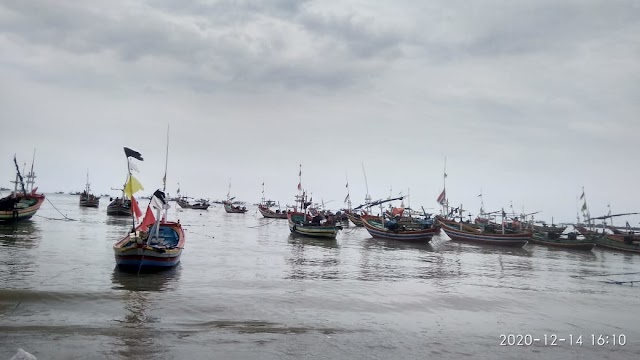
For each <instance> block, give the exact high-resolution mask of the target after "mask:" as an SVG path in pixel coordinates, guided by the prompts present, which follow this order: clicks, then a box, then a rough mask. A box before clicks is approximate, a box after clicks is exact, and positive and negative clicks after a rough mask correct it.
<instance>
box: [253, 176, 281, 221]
mask: <svg viewBox="0 0 640 360" xmlns="http://www.w3.org/2000/svg"><path fill="white" fill-rule="evenodd" d="M274 206H276V203H275V201H272V200H266V199H265V197H264V183H262V200H261V201H260V204H258V211H260V214H262V216H264V217H265V218H269V219H286V218H287V212H286V211H284V210H280V208H279V207H278V210H273V209H271V208H272V207H274Z"/></svg>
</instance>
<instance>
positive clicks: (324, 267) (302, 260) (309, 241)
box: [287, 234, 340, 280]
mask: <svg viewBox="0 0 640 360" xmlns="http://www.w3.org/2000/svg"><path fill="white" fill-rule="evenodd" d="M289 248H290V249H291V256H290V257H289V258H287V263H288V264H289V265H290V267H291V273H290V275H289V276H287V279H296V280H305V279H336V278H338V276H339V273H340V271H339V269H338V267H339V265H340V260H339V259H338V256H339V254H340V248H339V247H338V241H337V240H335V239H326V240H324V239H315V238H311V237H305V236H301V235H294V234H289Z"/></svg>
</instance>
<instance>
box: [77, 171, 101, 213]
mask: <svg viewBox="0 0 640 360" xmlns="http://www.w3.org/2000/svg"><path fill="white" fill-rule="evenodd" d="M79 205H80V207H91V208H97V207H99V206H100V197H99V196H95V195H93V194H92V193H91V185H90V184H89V172H88V171H87V185H86V187H85V188H84V191H83V192H82V193H81V194H80V202H79Z"/></svg>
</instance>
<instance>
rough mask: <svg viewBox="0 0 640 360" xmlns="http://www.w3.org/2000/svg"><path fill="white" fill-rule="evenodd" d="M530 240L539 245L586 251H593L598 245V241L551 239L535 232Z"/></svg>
mask: <svg viewBox="0 0 640 360" xmlns="http://www.w3.org/2000/svg"><path fill="white" fill-rule="evenodd" d="M529 241H531V242H532V243H534V244H538V245H546V246H553V247H559V248H565V249H574V250H585V251H591V249H593V247H594V246H596V243H595V242H594V241H590V240H570V239H549V238H548V237H547V236H545V235H543V234H533V236H532V237H531V239H530V240H529Z"/></svg>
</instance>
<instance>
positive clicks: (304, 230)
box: [287, 211, 341, 239]
mask: <svg viewBox="0 0 640 360" xmlns="http://www.w3.org/2000/svg"><path fill="white" fill-rule="evenodd" d="M287 219H288V221H289V230H290V231H291V232H292V233H295V234H300V235H305V236H310V237H316V238H327V239H335V238H336V236H337V235H338V230H340V228H341V227H339V226H336V224H335V223H331V222H328V223H321V219H320V217H319V216H318V217H311V216H309V215H307V214H305V213H302V212H297V211H290V212H288V213H287Z"/></svg>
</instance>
